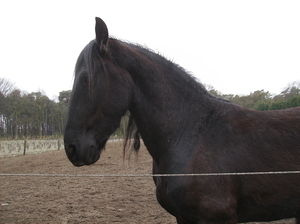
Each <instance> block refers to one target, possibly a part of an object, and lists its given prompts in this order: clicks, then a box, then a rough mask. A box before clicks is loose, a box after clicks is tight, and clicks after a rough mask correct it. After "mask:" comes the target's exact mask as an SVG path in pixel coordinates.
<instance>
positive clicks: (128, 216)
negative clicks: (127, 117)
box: [0, 142, 294, 224]
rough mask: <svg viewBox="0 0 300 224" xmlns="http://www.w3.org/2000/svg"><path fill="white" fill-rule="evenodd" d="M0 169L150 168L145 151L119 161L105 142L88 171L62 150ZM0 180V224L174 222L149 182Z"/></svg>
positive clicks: (116, 146)
mask: <svg viewBox="0 0 300 224" xmlns="http://www.w3.org/2000/svg"><path fill="white" fill-rule="evenodd" d="M127 157H128V156H127ZM0 164H1V165H0V166H1V167H0V168H1V170H0V172H1V173H18V174H19V173H22V174H82V175H90V174H112V175H115V174H116V175H119V174H150V173H151V168H152V160H151V158H150V156H149V154H148V152H147V151H146V149H145V147H142V149H141V150H140V152H139V154H138V158H136V156H135V154H134V153H133V154H132V155H131V156H130V161H128V159H126V160H125V162H123V151H122V143H121V142H112V143H109V144H108V146H107V147H106V150H105V151H104V152H103V153H102V155H101V158H100V160H99V161H98V162H97V163H95V164H93V165H91V166H84V167H79V168H78V167H74V166H73V165H72V164H71V163H70V162H69V161H68V159H67V158H66V155H65V153H64V151H51V152H45V153H40V154H33V155H25V156H18V157H7V158H0ZM0 178H1V186H0V195H1V196H0V203H1V207H0V223H176V221H175V218H174V217H173V216H171V215H170V214H168V213H167V212H166V211H165V210H164V209H163V208H161V207H160V205H159V204H158V202H157V201H156V198H155V186H154V183H153V180H152V178H151V177H84V176H83V177H68V176H62V177H50V176H1V177H0ZM273 223H277V224H278V223H280V224H282V223H289V224H291V223H294V220H282V221H279V222H273Z"/></svg>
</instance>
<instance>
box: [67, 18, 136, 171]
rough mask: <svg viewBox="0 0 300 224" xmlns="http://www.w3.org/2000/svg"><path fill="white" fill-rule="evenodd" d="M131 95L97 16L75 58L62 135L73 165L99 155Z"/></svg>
mask: <svg viewBox="0 0 300 224" xmlns="http://www.w3.org/2000/svg"><path fill="white" fill-rule="evenodd" d="M130 98H131V79H130V77H129V74H128V73H127V72H126V71H125V70H123V69H121V68H120V67H118V65H116V64H115V63H114V62H113V60H111V54H110V52H109V38H108V31H107V27H106V25H105V23H104V22H103V21H102V20H101V19H99V18H96V39H95V40H93V41H91V42H90V43H89V44H88V45H87V46H86V47H85V48H84V49H83V51H82V52H81V54H80V55H79V57H78V60H77V64H76V68H75V80H74V86H73V90H72V96H71V102H70V108H69V114H68V120H67V124H66V130H65V135H64V141H65V150H66V153H67V156H68V158H69V160H70V161H71V162H72V163H73V164H74V165H75V166H82V165H89V164H92V163H94V162H96V161H97V160H98V159H99V158H100V153H101V150H102V149H103V148H104V146H105V143H106V141H107V140H108V138H109V136H110V135H111V134H112V133H113V132H114V131H115V130H116V129H117V128H118V127H119V125H120V119H121V117H122V116H123V115H124V114H125V113H126V110H127V109H128V107H129V102H130Z"/></svg>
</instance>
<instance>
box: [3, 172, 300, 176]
mask: <svg viewBox="0 0 300 224" xmlns="http://www.w3.org/2000/svg"><path fill="white" fill-rule="evenodd" d="M278 174H300V171H269V172H241V173H189V174H39V173H0V176H3V177H7V176H29V177H184V176H246V175H278Z"/></svg>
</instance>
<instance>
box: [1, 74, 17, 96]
mask: <svg viewBox="0 0 300 224" xmlns="http://www.w3.org/2000/svg"><path fill="white" fill-rule="evenodd" d="M15 89H16V87H15V85H14V83H11V82H10V81H9V80H7V79H5V78H0V95H2V96H4V97H6V96H7V95H8V94H9V93H11V92H13V91H14V90H15Z"/></svg>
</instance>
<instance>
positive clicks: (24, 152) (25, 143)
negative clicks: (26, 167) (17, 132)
mask: <svg viewBox="0 0 300 224" xmlns="http://www.w3.org/2000/svg"><path fill="white" fill-rule="evenodd" d="M26 145H27V142H26V139H25V141H24V151H23V155H25V154H26Z"/></svg>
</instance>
